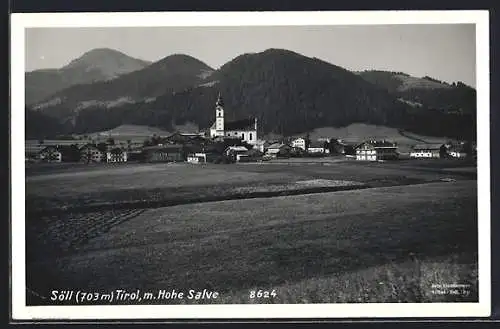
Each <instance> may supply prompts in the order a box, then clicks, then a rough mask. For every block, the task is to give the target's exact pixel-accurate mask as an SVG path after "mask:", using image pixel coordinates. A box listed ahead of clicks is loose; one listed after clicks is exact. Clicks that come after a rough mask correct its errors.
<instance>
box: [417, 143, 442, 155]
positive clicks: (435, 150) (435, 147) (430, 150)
mask: <svg viewBox="0 0 500 329" xmlns="http://www.w3.org/2000/svg"><path fill="white" fill-rule="evenodd" d="M446 155H447V148H446V146H445V145H444V144H418V145H415V146H413V149H412V151H411V152H410V158H444V157H446Z"/></svg>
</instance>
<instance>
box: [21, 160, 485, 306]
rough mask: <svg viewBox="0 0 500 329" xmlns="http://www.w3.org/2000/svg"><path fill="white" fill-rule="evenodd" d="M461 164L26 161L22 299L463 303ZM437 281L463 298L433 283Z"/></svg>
mask: <svg viewBox="0 0 500 329" xmlns="http://www.w3.org/2000/svg"><path fill="white" fill-rule="evenodd" d="M461 165H462V166H470V165H469V164H465V163H461V162H457V161H455V162H449V161H435V162H425V161H416V162H415V161H414V162H400V163H359V162H338V163H330V164H329V165H323V164H300V165H289V164H273V165H270V164H269V165H268V164H261V165H259V164H245V165H190V164H154V165H153V164H147V165H146V164H134V165H116V166H101V167H99V166H93V165H91V166H87V167H84V166H79V167H76V168H71V167H67V166H66V167H65V166H54V167H53V170H52V169H50V168H45V169H40V168H36V167H33V168H27V176H26V194H27V195H26V202H27V218H26V227H27V231H26V241H27V260H26V264H27V288H28V292H27V300H28V302H29V303H33V304H44V303H46V302H47V297H44V296H48V295H49V294H50V290H52V289H59V290H61V289H84V290H101V291H110V290H114V289H130V290H135V289H141V291H154V290H158V289H176V290H181V291H182V290H183V291H187V290H189V289H199V290H202V289H209V290H215V291H218V292H219V293H220V294H221V295H220V298H219V299H217V300H214V301H211V302H220V303H254V302H260V303H355V302H425V301H430V302H438V301H474V300H477V297H478V296H477V184H476V180H475V179H474V177H473V176H471V175H470V173H468V172H467V170H465V171H464V170H458V169H456V168H457V167H460V166H461ZM452 167H454V168H455V170H450V168H452ZM467 168H469V167H467ZM467 168H466V169H467ZM308 189H309V190H308ZM315 189H316V190H315ZM302 192H303V193H302ZM259 193H268V194H259ZM263 195H264V196H266V197H262V196H263ZM152 200H153V201H155V202H152ZM450 283H451V284H453V283H466V284H467V285H468V287H469V289H468V292H467V294H461V295H451V294H444V295H443V294H441V295H440V294H437V293H435V292H433V288H432V285H433V284H450ZM252 289H253V290H255V289H274V290H276V292H277V295H276V297H274V298H269V299H263V300H259V301H256V300H255V299H250V298H249V297H248V294H249V291H251V290H252ZM40 296H42V297H40ZM161 302H162V303H169V302H171V303H179V301H161ZM180 302H187V301H186V300H184V301H180ZM151 303H155V301H151ZM156 303H159V301H156Z"/></svg>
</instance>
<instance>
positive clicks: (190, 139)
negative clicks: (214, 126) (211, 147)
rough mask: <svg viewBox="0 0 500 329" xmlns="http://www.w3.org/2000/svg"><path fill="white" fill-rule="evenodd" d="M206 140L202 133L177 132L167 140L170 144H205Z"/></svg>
mask: <svg viewBox="0 0 500 329" xmlns="http://www.w3.org/2000/svg"><path fill="white" fill-rule="evenodd" d="M204 141H205V139H204V138H203V137H202V134H200V133H180V132H176V133H174V134H172V135H170V136H168V137H167V138H166V142H168V143H170V144H185V143H203V142H204Z"/></svg>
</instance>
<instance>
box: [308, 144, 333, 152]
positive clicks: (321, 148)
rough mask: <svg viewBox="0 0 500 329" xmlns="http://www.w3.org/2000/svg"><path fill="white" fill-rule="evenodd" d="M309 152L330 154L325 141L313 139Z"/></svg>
mask: <svg viewBox="0 0 500 329" xmlns="http://www.w3.org/2000/svg"><path fill="white" fill-rule="evenodd" d="M307 153H311V154H328V153H330V150H329V149H328V148H326V147H325V142H321V141H311V142H310V143H309V146H308V147H307Z"/></svg>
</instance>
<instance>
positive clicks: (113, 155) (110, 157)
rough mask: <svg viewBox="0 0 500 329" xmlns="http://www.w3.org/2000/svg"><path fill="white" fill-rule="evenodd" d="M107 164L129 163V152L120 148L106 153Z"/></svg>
mask: <svg viewBox="0 0 500 329" xmlns="http://www.w3.org/2000/svg"><path fill="white" fill-rule="evenodd" d="M106 160H107V162H127V152H126V151H125V150H123V149H121V148H119V147H115V148H112V149H111V150H109V151H108V152H106Z"/></svg>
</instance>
